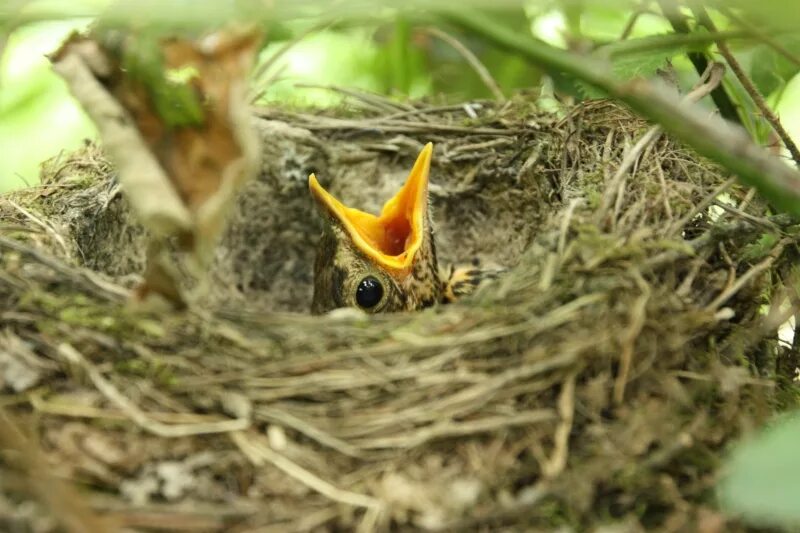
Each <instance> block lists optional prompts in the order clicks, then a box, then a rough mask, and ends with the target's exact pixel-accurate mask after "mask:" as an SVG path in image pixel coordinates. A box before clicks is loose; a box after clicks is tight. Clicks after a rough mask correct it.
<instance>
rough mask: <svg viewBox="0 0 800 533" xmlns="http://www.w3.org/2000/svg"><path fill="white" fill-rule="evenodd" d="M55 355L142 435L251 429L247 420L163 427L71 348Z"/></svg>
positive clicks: (60, 349) (63, 346) (65, 347)
mask: <svg viewBox="0 0 800 533" xmlns="http://www.w3.org/2000/svg"><path fill="white" fill-rule="evenodd" d="M58 354H59V355H60V356H61V357H63V358H64V360H66V361H67V362H68V363H69V364H72V365H75V366H77V367H79V368H81V370H83V371H84V372H85V373H86V375H87V376H88V378H89V380H90V381H91V382H92V384H93V385H94V386H95V388H96V389H97V390H98V391H99V392H100V394H102V395H103V396H105V397H106V399H107V400H108V401H110V402H111V403H113V404H114V405H116V406H117V407H118V408H119V409H120V410H121V411H122V412H123V413H125V414H126V415H127V416H128V418H129V419H130V420H131V421H132V422H134V423H135V424H136V425H137V426H139V427H140V428H142V429H144V430H145V431H147V432H149V433H152V434H153V435H157V436H159V437H164V438H177V437H189V436H192V435H207V434H211V433H229V432H232V431H242V430H244V429H247V428H248V427H250V420H248V419H243V418H237V419H233V420H221V421H218V422H198V423H196V424H163V423H161V422H158V421H156V420H153V418H152V417H150V415H148V414H147V413H145V412H144V411H142V410H141V409H140V408H139V406H138V405H136V404H135V403H133V402H132V401H131V400H129V399H128V398H127V397H125V396H124V395H123V394H122V393H121V392H120V391H119V390H118V389H117V388H116V387H115V386H114V384H113V383H111V382H110V381H108V380H107V379H106V378H104V377H103V375H102V374H101V373H100V371H99V370H97V368H96V367H95V366H94V365H93V364H92V363H90V362H89V361H87V360H86V358H85V357H84V356H83V354H81V353H80V352H79V351H78V350H76V349H75V348H74V347H72V345H70V344H66V343H64V344H61V345H60V346H59V347H58Z"/></svg>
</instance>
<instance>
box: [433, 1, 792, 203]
mask: <svg viewBox="0 0 800 533" xmlns="http://www.w3.org/2000/svg"><path fill="white" fill-rule="evenodd" d="M447 15H448V16H449V18H450V19H451V20H453V21H454V22H456V23H457V24H459V25H461V26H464V27H467V28H470V29H472V30H473V31H475V32H477V33H480V34H481V35H483V36H485V37H487V38H489V39H491V40H492V41H494V42H495V43H496V44H497V45H499V46H502V47H504V48H507V49H510V50H513V51H514V52H516V53H518V54H520V55H522V56H524V57H526V58H527V59H528V60H530V61H531V62H534V63H536V64H538V65H541V66H542V67H544V68H545V69H547V70H549V71H551V72H561V73H566V74H569V75H572V76H574V77H576V78H579V79H582V80H584V81H586V82H588V83H590V84H592V85H595V86H597V87H599V88H600V89H602V90H603V91H605V92H607V93H609V94H610V95H611V96H613V97H616V98H618V99H619V100H621V101H622V102H624V103H626V104H627V105H628V106H630V107H631V108H632V109H633V110H634V111H636V112H638V113H639V114H641V115H643V116H644V117H646V118H648V119H650V120H652V121H654V122H656V123H659V124H661V126H662V127H663V128H664V130H665V131H667V132H668V133H670V134H672V135H673V136H674V137H676V138H677V139H678V140H681V141H683V142H685V143H686V144H688V145H690V146H691V147H692V148H694V149H695V150H696V151H697V152H698V153H699V154H701V155H703V156H706V157H708V158H710V159H713V160H714V161H716V162H717V163H719V164H721V165H722V166H724V167H725V168H726V169H728V170H729V171H731V172H732V173H734V174H736V175H737V176H738V177H739V179H740V180H741V181H742V182H743V183H745V184H747V185H751V186H754V187H756V188H757V189H758V191H759V192H760V193H761V194H762V195H763V196H764V197H765V198H766V199H767V200H768V201H770V202H771V203H772V204H774V205H775V206H776V207H778V208H779V209H783V210H786V211H788V212H791V213H793V214H797V215H800V172H798V171H797V170H795V169H792V168H791V167H789V166H787V165H786V164H784V163H783V162H782V161H781V160H780V159H778V158H776V157H773V156H772V155H771V154H769V153H768V152H767V151H765V150H764V149H763V148H762V147H760V146H757V145H756V144H755V143H753V141H752V140H751V139H750V138H749V136H748V135H747V133H746V132H745V131H744V130H743V129H742V128H741V127H735V126H733V125H731V124H730V123H727V122H726V121H724V120H721V119H720V118H718V117H716V116H708V112H707V111H704V110H702V109H700V108H698V107H696V106H693V105H690V104H687V103H681V102H680V100H679V99H678V97H677V96H676V95H675V94H673V93H672V92H671V91H669V90H667V89H666V88H663V87H660V86H658V85H655V84H653V83H651V82H649V81H647V80H644V79H635V80H632V81H628V82H620V81H618V80H617V79H615V78H614V76H613V74H612V73H610V72H609V69H608V68H607V65H606V64H605V63H602V62H598V61H597V60H596V59H593V58H589V57H584V56H578V55H576V54H573V53H570V52H567V51H565V50H561V49H559V48H556V47H553V46H550V45H548V44H546V43H544V42H542V41H539V40H536V39H533V38H531V37H528V36H526V35H521V34H518V33H516V32H513V31H511V30H509V29H508V28H506V27H504V26H502V25H499V24H497V23H494V22H492V21H491V20H489V19H487V18H485V17H483V18H481V17H479V16H476V15H474V14H471V13H468V12H465V11H449V12H448V13H447ZM712 94H713V93H712Z"/></svg>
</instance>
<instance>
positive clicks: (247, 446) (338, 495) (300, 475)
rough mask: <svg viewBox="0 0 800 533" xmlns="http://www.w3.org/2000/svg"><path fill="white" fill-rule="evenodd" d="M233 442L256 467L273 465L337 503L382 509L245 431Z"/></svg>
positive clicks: (233, 435)
mask: <svg viewBox="0 0 800 533" xmlns="http://www.w3.org/2000/svg"><path fill="white" fill-rule="evenodd" d="M230 437H231V440H232V441H233V442H234V444H236V446H237V447H238V448H239V450H241V452H242V453H243V454H244V456H245V457H247V458H248V459H249V460H250V462H251V463H253V465H255V466H262V465H263V464H264V463H265V462H268V463H271V464H272V465H273V466H275V467H277V468H278V469H279V470H281V471H283V472H284V473H285V474H288V475H289V476H290V477H292V478H294V479H295V480H297V481H299V482H300V483H302V484H303V485H305V486H307V487H309V488H311V489H313V490H314V491H316V492H318V493H320V494H322V495H323V496H325V497H326V498H329V499H331V500H333V501H335V502H339V503H343V504H346V505H352V506H354V507H366V508H368V509H378V510H380V509H382V507H383V505H382V504H381V502H380V501H379V500H376V499H375V498H372V497H371V496H366V495H364V494H358V493H355V492H350V491H349V490H343V489H340V488H338V487H336V486H335V485H333V484H332V483H330V482H328V481H326V480H324V479H322V478H320V477H319V476H317V475H316V474H314V473H312V472H309V471H308V470H306V469H305V468H303V467H302V466H300V465H298V464H297V463H295V462H293V461H291V460H290V459H288V458H287V457H284V456H283V455H281V454H279V453H278V452H276V451H274V450H272V449H271V448H270V447H269V446H265V445H264V444H261V443H260V442H258V441H257V440H256V439H255V438H248V436H247V434H246V433H245V432H243V431H236V432H233V433H231V435H230Z"/></svg>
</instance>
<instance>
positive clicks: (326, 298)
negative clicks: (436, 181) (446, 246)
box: [308, 143, 494, 314]
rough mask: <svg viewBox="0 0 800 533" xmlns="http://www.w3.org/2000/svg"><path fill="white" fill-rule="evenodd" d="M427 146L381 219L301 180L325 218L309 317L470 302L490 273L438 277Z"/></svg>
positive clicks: (461, 270) (460, 271) (462, 270)
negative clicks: (345, 309) (342, 309)
mask: <svg viewBox="0 0 800 533" xmlns="http://www.w3.org/2000/svg"><path fill="white" fill-rule="evenodd" d="M432 152H433V144H432V143H428V144H427V145H425V148H423V149H422V152H421V153H420V154H419V157H417V161H416V163H414V168H412V169H411V174H409V176H408V179H407V180H406V183H405V185H403V187H402V188H401V189H400V191H399V192H398V193H397V194H395V195H394V197H392V198H390V199H389V200H388V201H387V202H386V203H385V204H384V205H383V209H382V210H381V213H380V215H378V216H375V215H372V214H370V213H365V212H363V211H359V210H358V209H353V208H351V207H347V206H345V205H344V204H342V203H341V202H340V201H339V200H337V199H336V198H334V197H333V196H331V194H330V193H328V192H327V191H326V190H325V189H323V188H322V186H321V185H320V184H319V182H318V181H317V178H316V176H315V175H314V174H311V176H309V178H308V183H309V189H310V190H311V196H312V197H313V198H314V200H315V202H316V205H317V207H318V209H319V211H320V213H321V214H322V216H323V217H324V220H325V223H324V230H323V234H322V238H321V239H320V243H319V247H318V249H317V257H316V260H315V262H314V297H313V300H312V304H311V312H312V313H314V314H320V313H325V312H327V311H330V310H332V309H336V308H340V307H357V308H359V309H362V310H364V311H366V312H369V313H384V312H391V311H412V310H417V309H422V308H424V307H428V306H431V305H433V304H435V303H438V302H450V301H453V300H455V299H457V298H458V297H460V296H463V295H465V294H469V293H470V292H472V291H473V290H474V289H475V287H476V286H477V285H478V284H479V283H480V282H481V281H482V280H483V279H486V278H487V277H493V276H494V273H489V272H486V271H481V270H479V269H477V268H475V267H469V268H459V269H452V268H451V269H450V271H449V273H448V275H447V276H442V274H441V273H440V271H439V264H438V262H437V259H436V245H435V243H434V239H433V229H432V227H431V218H430V211H429V206H428V204H429V202H428V179H429V175H430V168H431V155H432Z"/></svg>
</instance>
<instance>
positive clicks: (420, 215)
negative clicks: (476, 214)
mask: <svg viewBox="0 0 800 533" xmlns="http://www.w3.org/2000/svg"><path fill="white" fill-rule="evenodd" d="M432 152H433V144H432V143H428V144H426V145H425V148H423V149H422V152H420V154H419V156H418V157H417V161H416V163H414V168H413V169H411V174H409V176H408V179H407V180H406V183H405V185H403V187H402V188H401V189H400V191H399V192H398V193H397V194H395V195H394V197H392V198H391V199H389V201H387V202H386V203H385V204H384V205H383V209H382V210H381V214H380V215H378V216H375V215H372V214H370V213H365V212H363V211H359V210H358V209H353V208H352V207H347V206H346V205H344V204H343V203H341V202H340V201H339V200H337V199H336V198H334V197H333V196H331V195H330V193H328V191H326V190H325V189H323V188H322V186H321V185H320V184H319V182H318V181H317V178H316V176H314V174H311V175H310V176H309V177H308V186H309V189H310V190H311V194H312V196H313V197H314V198H315V199H316V201H317V202H318V203H319V204H320V205H321V206H323V207H324V208H325V209H326V210H327V211H328V212H329V213H330V214H331V215H332V216H333V217H334V218H335V219H336V220H338V221H339V222H340V223H341V225H342V226H343V227H344V229H345V231H347V233H348V235H349V236H350V238H351V239H352V241H353V243H354V244H355V246H356V247H357V248H358V249H359V250H360V251H361V252H362V253H363V254H364V255H366V256H367V257H369V258H370V259H372V260H373V261H375V263H377V265H379V266H381V267H383V268H384V269H385V270H387V271H389V272H390V273H391V274H393V275H394V276H396V277H400V276H405V275H407V274H408V273H409V272H410V270H411V265H412V264H413V263H414V257H415V256H416V254H417V251H418V250H419V248H420V246H421V245H422V242H423V238H424V237H425V235H424V232H425V227H424V223H425V216H426V213H427V209H428V175H429V173H430V168H431V154H432Z"/></svg>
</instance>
